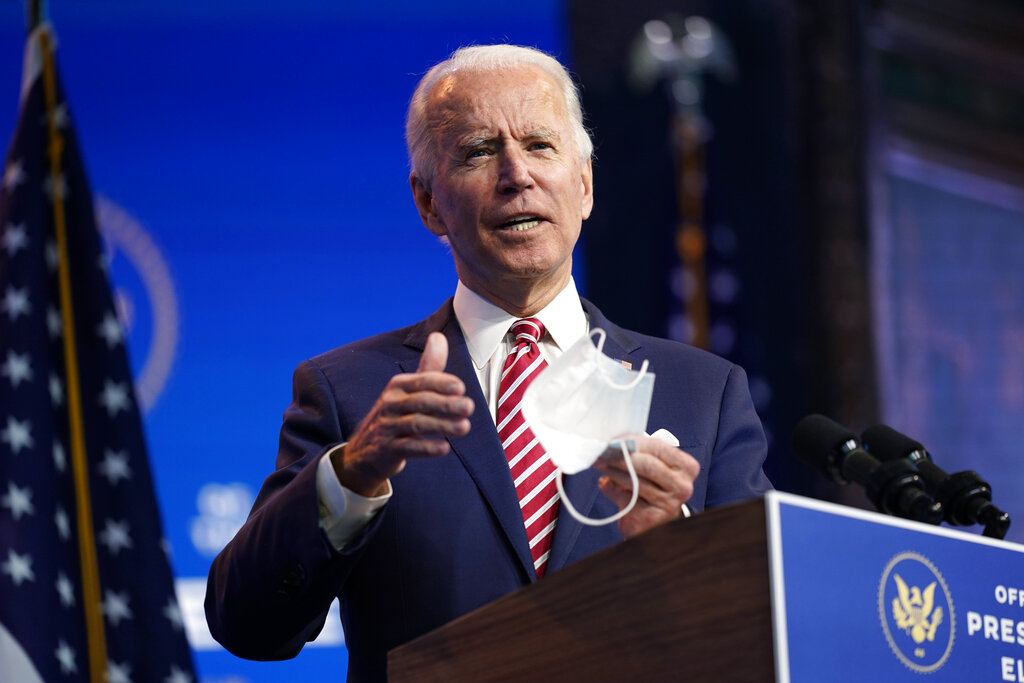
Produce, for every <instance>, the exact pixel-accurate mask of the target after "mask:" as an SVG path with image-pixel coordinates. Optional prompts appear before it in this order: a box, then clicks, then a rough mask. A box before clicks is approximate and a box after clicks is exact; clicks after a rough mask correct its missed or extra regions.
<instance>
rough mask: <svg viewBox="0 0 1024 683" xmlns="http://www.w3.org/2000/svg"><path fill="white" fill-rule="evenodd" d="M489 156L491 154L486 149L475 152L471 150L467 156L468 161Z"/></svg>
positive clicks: (475, 150)
mask: <svg viewBox="0 0 1024 683" xmlns="http://www.w3.org/2000/svg"><path fill="white" fill-rule="evenodd" d="M488 154H489V152H488V151H487V150H486V149H474V150H471V151H470V152H469V154H467V155H466V158H467V159H478V158H480V157H485V156H487V155H488Z"/></svg>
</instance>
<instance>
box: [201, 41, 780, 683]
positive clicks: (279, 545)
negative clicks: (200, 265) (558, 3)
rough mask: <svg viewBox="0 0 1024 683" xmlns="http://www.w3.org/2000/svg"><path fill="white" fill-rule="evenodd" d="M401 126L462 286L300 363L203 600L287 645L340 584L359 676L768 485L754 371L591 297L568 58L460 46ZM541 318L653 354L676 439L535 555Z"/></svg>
mask: <svg viewBox="0 0 1024 683" xmlns="http://www.w3.org/2000/svg"><path fill="white" fill-rule="evenodd" d="M406 135H407V142H408V145H409V153H410V159H411V164H412V171H411V174H410V184H411V187H412V194H413V199H414V201H415V204H416V207H417V210H418V212H419V215H420V218H421V219H422V221H423V223H424V224H425V225H426V227H427V229H429V230H430V231H431V232H432V233H434V234H435V235H438V236H439V237H440V238H442V239H443V240H445V241H446V242H447V243H448V245H449V246H450V248H451V252H452V255H453V257H454V261H455V269H456V271H457V273H458V276H459V284H458V287H457V289H456V293H455V296H454V297H453V299H450V300H449V301H447V302H446V303H445V304H444V305H443V306H442V307H441V308H440V309H439V310H438V311H437V312H436V313H434V314H433V315H432V316H430V317H429V318H427V319H426V320H423V321H421V322H420V323H417V324H415V325H412V326H410V327H408V328H405V329H401V330H396V331H393V332H389V333H385V334H382V335H379V336H376V337H372V338H369V339H365V340H362V341H358V342H355V343H352V344H348V345H346V346H342V347H340V348H337V349H334V350H333V351H329V352H327V353H325V354H323V355H321V356H318V357H316V358H313V359H311V360H308V361H305V362H303V363H302V364H301V365H300V366H299V367H298V369H297V370H296V372H295V377H294V395H293V401H292V404H291V405H290V406H289V408H288V409H287V411H286V412H285V416H284V424H283V426H282V429H281V440H280V450H279V453H278V458H277V470H276V471H275V472H274V473H273V474H271V475H270V476H269V477H268V478H267V479H266V481H265V482H264V485H263V488H262V490H261V491H260V495H259V497H258V499H257V501H256V503H255V505H254V507H253V510H252V512H251V514H250V516H249V519H248V521H247V522H246V524H245V525H244V526H243V527H242V529H241V530H240V531H239V532H238V534H237V535H236V536H235V538H234V539H233V540H232V541H231V542H230V543H229V544H228V545H227V547H225V549H224V550H223V551H222V552H221V554H220V555H219V556H218V557H217V559H216V560H215V561H214V563H213V566H212V567H211V569H210V580H209V584H208V590H207V598H206V613H207V619H208V622H209V624H210V630H211V632H212V633H213V635H214V636H215V637H216V638H217V640H218V641H220V642H221V643H222V644H224V646H225V647H227V648H228V650H230V651H232V652H234V653H235V654H237V655H239V656H242V657H247V658H253V659H280V658H285V657H291V656H294V655H295V654H296V653H298V651H299V650H300V649H301V648H302V646H303V644H304V643H305V642H307V641H308V640H311V639H313V638H315V636H316V635H317V633H319V631H320V629H321V628H322V627H323V624H324V620H325V618H326V614H327V609H328V607H329V605H330V603H331V601H332V600H333V599H334V598H335V597H340V599H341V608H342V621H343V622H344V626H345V634H346V644H347V646H348V649H349V671H348V676H349V680H351V681H372V680H382V679H384V677H385V671H386V668H385V667H386V654H387V651H388V650H390V649H391V648H393V647H395V646H397V645H400V644H402V643H404V642H407V641H408V640H410V639H412V638H415V637H416V636H418V635H421V634H423V633H425V632H427V631H429V630H431V629H433V628H435V627H437V626H440V625H441V624H444V623H446V622H448V621H450V620H452V619H454V618H456V617H458V616H460V615H462V614H465V613H466V612H468V611H470V610H472V609H475V608H477V607H480V606H481V605H484V604H486V603H488V602H490V601H492V600H494V599H496V598H498V597H500V596H502V595H505V594H507V593H509V592H511V591H514V590H516V589H517V588H520V587H522V586H525V585H527V584H529V583H531V582H533V581H536V580H537V579H538V575H541V574H543V573H544V572H551V571H557V570H558V569H559V568H561V567H563V566H565V565H567V564H569V563H571V562H574V561H576V560H578V559H581V558H583V557H585V556H587V555H589V554H591V553H593V552H595V551H597V550H599V549H601V548H604V547H607V546H609V545H611V544H613V543H617V542H619V541H621V540H622V539H623V538H624V537H627V538H628V537H631V536H634V535H637V534H639V533H642V532H643V531H645V530H647V529H649V528H651V527H653V526H655V525H657V524H661V523H664V522H666V521H669V520H672V519H676V518H678V517H680V516H681V515H682V514H683V511H684V510H685V508H684V504H686V506H687V507H688V508H689V509H690V510H693V511H700V510H701V509H703V508H704V507H706V506H713V505H721V504H725V503H730V502H734V501H738V500H743V499H745V498H750V497H753V496H756V495H759V494H761V493H763V492H764V491H765V490H766V489H768V488H769V486H770V485H769V483H768V481H767V479H766V478H765V476H764V474H763V472H762V469H761V466H762V463H763V460H764V456H765V451H766V445H765V438H764V433H763V430H762V428H761V424H760V422H759V420H758V418H757V415H756V413H755V411H754V408H753V405H752V402H751V399H750V394H749V390H748V387H747V382H746V377H745V375H744V373H743V371H742V370H741V369H740V368H739V367H737V366H735V365H732V364H731V363H729V362H727V361H725V360H723V359H721V358H718V357H716V356H713V355H711V354H708V353H705V352H703V351H699V350H696V349H694V348H692V347H688V346H685V345H682V344H678V343H675V342H669V341H665V340H661V339H656V338H653V337H648V336H645V335H641V334H637V333H634V332H629V331H627V330H624V329H622V328H619V327H618V326H616V325H615V324H614V323H612V322H610V321H608V320H607V319H606V318H605V317H604V316H603V315H602V314H601V312H600V311H599V310H598V309H597V308H595V307H594V306H593V305H592V304H590V303H589V302H587V301H586V300H583V299H581V298H580V297H579V296H578V294H577V293H576V287H575V284H574V282H573V280H572V275H571V269H572V250H573V246H574V245H575V244H576V240H577V238H578V237H579V234H580V230H581V226H582V223H583V221H584V220H586V218H587V217H588V216H589V215H590V211H591V207H592V205H593V182H592V180H593V179H592V170H591V160H590V158H591V153H592V146H591V142H590V139H589V137H588V135H587V133H586V130H585V128H584V127H583V123H582V113H581V111H580V106H579V99H578V94H577V92H576V89H575V86H574V85H573V83H572V81H571V79H570V78H569V76H568V75H567V74H566V72H565V70H564V69H563V68H562V67H561V65H559V64H558V62H557V61H555V60H554V59H552V58H550V57H549V56H547V55H545V54H543V53H540V52H538V51H536V50H532V49H528V48H520V47H513V46H483V47H473V48H464V49H462V50H459V51H458V52H456V53H455V54H454V55H453V56H452V57H451V58H450V59H449V60H447V61H445V62H442V63H441V64H439V65H437V66H435V67H434V68H433V69H431V70H430V71H429V72H428V73H427V74H426V75H425V76H424V77H423V79H422V80H421V82H420V84H419V86H418V87H417V90H416V92H415V94H414V95H413V99H412V102H411V104H410V107H409V115H408V121H407V130H406ZM527 317H529V318H533V319H536V320H539V321H541V323H542V324H543V326H544V328H545V329H546V332H545V334H544V336H543V338H542V339H541V340H540V343H539V349H540V353H541V355H542V356H543V357H545V358H547V359H548V360H553V359H554V358H557V357H558V356H559V355H560V354H561V353H562V352H563V351H564V350H566V349H567V348H569V347H570V346H571V345H572V344H573V343H575V342H576V341H577V340H579V339H580V338H582V337H583V336H585V335H586V334H587V333H588V331H589V330H593V329H596V328H601V329H603V330H605V331H606V332H607V341H606V343H605V346H604V353H605V354H606V355H608V356H610V357H612V358H614V359H616V360H621V361H623V362H624V363H630V364H632V365H633V366H638V365H639V364H640V363H642V361H643V360H648V361H649V362H650V368H651V370H652V371H653V372H654V373H655V374H656V377H657V381H656V383H655V388H654V395H653V398H652V401H651V408H650V414H649V421H648V426H647V431H648V432H654V431H656V430H659V429H665V430H667V431H668V432H670V433H671V434H672V435H674V436H675V437H676V439H678V441H679V442H680V444H681V448H676V447H674V446H670V445H668V444H667V443H666V442H665V441H663V440H660V439H655V438H652V437H648V436H646V435H645V434H637V435H631V436H632V438H633V439H634V440H635V445H636V450H635V452H634V453H632V454H631V455H632V459H633V463H634V465H635V467H636V471H637V474H638V475H639V487H638V488H639V499H638V501H637V503H636V505H635V507H633V508H632V510H631V511H630V512H629V513H628V514H627V515H626V516H625V517H623V518H622V519H621V520H619V521H618V523H617V524H612V525H606V526H599V527H592V526H584V525H582V524H580V523H579V522H577V521H576V520H575V519H573V518H572V517H570V516H569V515H567V514H564V507H563V511H562V512H560V513H559V514H558V517H557V520H556V522H555V524H554V526H553V529H554V531H553V536H552V538H551V541H550V544H551V545H550V551H549V553H548V554H546V555H545V556H544V557H542V558H540V559H538V558H535V557H532V556H531V551H530V541H529V540H528V538H527V532H526V527H525V525H524V520H523V515H522V512H521V510H520V501H519V497H518V496H517V492H516V488H515V486H514V485H513V480H512V476H511V474H510V470H509V467H510V465H509V461H508V459H507V458H506V455H505V452H504V450H503V447H502V443H501V441H500V440H499V437H498V431H497V429H496V426H495V415H496V410H497V405H498V397H497V393H498V386H499V382H500V377H499V375H500V374H501V369H502V363H503V361H504V358H505V356H506V355H507V354H508V353H509V350H510V348H512V345H513V341H512V340H511V338H510V336H509V334H508V332H509V329H510V328H511V326H512V324H513V323H514V322H515V321H516V320H518V319H522V318H527ZM631 491H632V486H631V484H630V479H629V477H628V476H627V475H626V471H625V468H624V465H623V461H622V460H621V459H620V460H608V461H604V460H602V461H599V462H598V464H596V465H595V466H594V467H593V468H589V469H587V470H585V471H583V472H581V473H579V474H575V475H572V476H567V477H565V495H566V496H567V497H568V498H569V499H570V500H571V501H572V503H573V505H574V506H575V507H576V508H577V509H578V510H580V511H581V512H582V513H583V514H585V515H588V516H590V517H604V516H607V515H609V514H611V513H614V512H615V511H616V510H617V509H622V508H623V507H625V506H626V504H627V503H628V501H629V499H630V494H631ZM556 502H557V501H556Z"/></svg>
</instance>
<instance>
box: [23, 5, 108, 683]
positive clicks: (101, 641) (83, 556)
mask: <svg viewBox="0 0 1024 683" xmlns="http://www.w3.org/2000/svg"><path fill="white" fill-rule="evenodd" d="M40 4H41V2H40V0H33V2H32V5H33V11H34V12H35V13H36V15H35V17H34V18H35V19H37V20H38V19H39V15H38V12H39V11H40V7H39V6H40ZM39 42H40V47H41V48H42V49H41V51H42V53H43V85H44V91H45V95H46V112H47V120H48V122H49V138H50V142H49V145H48V146H47V152H48V155H49V160H50V187H51V188H52V200H53V224H54V232H55V233H56V243H57V253H58V264H59V265H58V272H59V281H60V301H61V314H62V318H63V326H64V365H65V371H66V374H67V398H68V419H69V423H70V424H69V426H70V436H71V462H72V471H73V473H74V482H75V502H76V511H77V519H78V525H77V526H78V549H79V556H80V561H81V572H82V598H83V600H82V606H83V609H84V612H85V626H86V640H87V643H88V648H89V672H90V679H91V680H92V681H93V683H102V681H104V680H106V673H107V644H106V633H105V632H104V628H103V614H102V610H101V601H100V578H99V562H98V560H97V556H96V538H95V534H94V532H93V529H94V527H93V520H92V501H91V499H90V494H89V471H88V458H87V457H86V455H87V454H86V449H85V427H84V424H83V420H82V396H81V386H80V384H79V368H78V352H77V350H76V339H75V323H74V311H73V301H72V296H71V272H70V266H71V264H70V260H69V258H68V256H69V254H68V239H67V218H66V214H65V210H64V208H65V207H64V184H63V182H62V181H63V178H62V174H61V165H62V164H61V160H62V158H63V153H64V139H63V136H62V135H61V132H60V128H59V125H58V117H57V115H56V110H57V101H56V99H57V74H56V68H55V67H54V63H53V52H52V49H53V47H52V45H51V42H50V35H49V33H48V32H47V31H40V32H39Z"/></svg>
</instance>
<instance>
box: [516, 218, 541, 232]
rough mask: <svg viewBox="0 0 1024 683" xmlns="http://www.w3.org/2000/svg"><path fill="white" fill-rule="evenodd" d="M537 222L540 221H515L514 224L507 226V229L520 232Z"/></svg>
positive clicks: (535, 224)
mask: <svg viewBox="0 0 1024 683" xmlns="http://www.w3.org/2000/svg"><path fill="white" fill-rule="evenodd" d="M538 223H540V221H538V220H532V221H526V222H525V223H516V224H515V225H511V226H509V230H514V231H516V232H522V231H524V230H529V229H530V228H536V227H537V224H538Z"/></svg>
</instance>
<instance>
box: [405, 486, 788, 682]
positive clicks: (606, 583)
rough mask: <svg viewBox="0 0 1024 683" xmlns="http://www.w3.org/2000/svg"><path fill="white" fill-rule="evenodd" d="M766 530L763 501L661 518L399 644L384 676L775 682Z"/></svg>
mask: <svg viewBox="0 0 1024 683" xmlns="http://www.w3.org/2000/svg"><path fill="white" fill-rule="evenodd" d="M766 529H767V527H766V520H765V504H764V501H761V500H755V501H749V502H746V503H741V504H738V505H734V506H729V507H725V508H718V509H715V510H710V511H708V512H705V513H702V514H700V515H697V516H695V517H692V518H690V519H680V520H678V521H675V522H672V523H669V524H666V525H664V526H661V527H657V528H655V529H652V530H651V531H649V532H647V533H645V534H643V535H641V536H639V537H637V538H634V539H630V540H628V541H626V542H624V543H621V544H619V545H616V546H614V547H611V548H608V549H606V550H604V551H602V552H600V553H596V554H594V555H592V556H590V557H588V558H586V559H585V560H582V561H580V562H577V563H576V564H573V565H570V566H568V567H566V568H564V569H562V570H560V571H558V572H555V573H553V574H551V575H550V576H547V577H545V578H544V579H543V580H541V581H539V582H537V583H535V584H532V585H530V586H527V587H525V588H523V589H521V590H519V591H517V592H515V593H512V594H511V595H507V596H505V597H504V598H501V599H499V600H497V601H495V602H493V603H491V604H489V605H486V606H484V607H482V608H480V609H478V610H476V611H474V612H471V613H470V614H467V615H465V616H463V617H461V618H459V619H457V620H455V621H453V622H451V623H449V624H446V625H444V626H442V627H441V628H439V629H437V630H435V631H432V632H431V633H428V634H426V635H424V636H421V637H420V638H417V639H416V640H413V641H411V642H409V643H407V644H405V645H403V646H401V647H398V648H395V649H394V650H392V651H391V652H390V653H389V655H388V680H389V681H391V682H392V683H402V682H403V681H417V682H424V681H445V682H450V681H485V680H486V681H533V680H581V681H588V682H597V681H630V680H632V681H637V682H639V681H650V680H688V681H771V680H774V678H775V674H774V661H773V647H772V611H771V591H770V590H769V568H768V565H769V559H768V558H769V556H768V540H767V531H766ZM526 655H528V656H526ZM539 672H543V675H541V674H540V673H539Z"/></svg>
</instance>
